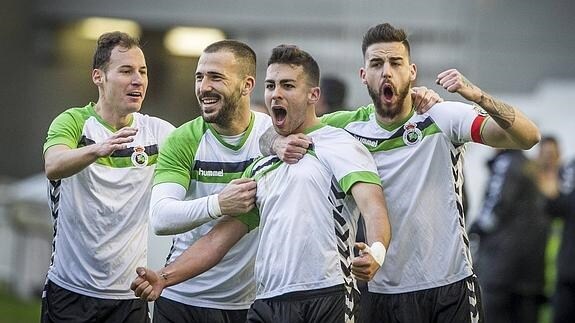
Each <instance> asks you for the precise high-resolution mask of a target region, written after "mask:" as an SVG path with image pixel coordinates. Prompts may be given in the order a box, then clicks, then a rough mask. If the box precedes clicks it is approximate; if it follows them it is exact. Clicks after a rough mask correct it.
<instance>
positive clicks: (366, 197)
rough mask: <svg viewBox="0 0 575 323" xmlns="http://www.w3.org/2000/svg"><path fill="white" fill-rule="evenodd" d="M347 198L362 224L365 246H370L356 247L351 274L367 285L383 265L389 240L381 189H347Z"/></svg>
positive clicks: (370, 186) (362, 185)
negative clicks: (348, 196) (361, 219)
mask: <svg viewBox="0 0 575 323" xmlns="http://www.w3.org/2000/svg"><path fill="white" fill-rule="evenodd" d="M351 194H352V195H353V197H354V199H355V202H356V204H357V206H358V208H359V210H360V211H361V214H362V216H363V218H364V220H365V227H366V229H367V232H366V237H367V242H368V243H370V244H371V246H368V245H366V244H364V243H361V242H360V243H357V244H356V246H357V247H358V248H359V249H360V256H359V257H356V258H355V259H354V260H353V262H352V272H353V274H354V275H355V276H356V277H357V278H358V279H360V280H365V281H367V280H371V279H372V278H373V276H374V275H375V273H376V272H377V270H378V269H379V267H380V266H381V265H382V264H383V261H384V259H385V253H386V250H387V248H388V247H389V242H390V240H391V225H390V223H389V218H388V216H387V206H386V202H385V197H384V195H383V189H382V188H381V186H379V185H376V184H371V183H361V182H359V183H356V184H354V185H353V186H352V187H351Z"/></svg>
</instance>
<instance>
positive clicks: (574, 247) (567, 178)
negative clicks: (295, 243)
mask: <svg viewBox="0 0 575 323" xmlns="http://www.w3.org/2000/svg"><path fill="white" fill-rule="evenodd" d="M549 145H552V144H549ZM554 146H555V148H556V150H557V154H559V153H558V152H559V147H558V144H557V142H556V141H554ZM558 165H559V163H558V162H557V166H558ZM557 168H558V167H557ZM554 179H556V180H555V181H554ZM546 187H547V194H548V196H549V197H550V201H549V203H548V205H547V210H548V212H549V213H550V214H552V215H554V216H558V217H560V218H562V219H563V233H562V238H561V245H560V247H559V254H558V256H557V281H556V285H555V293H554V294H553V300H552V308H553V322H554V323H563V322H573V318H574V317H575V306H574V305H575V265H574V264H573V259H574V258H575V235H574V234H573V233H574V232H575V190H574V187H575V160H573V161H572V162H571V163H570V164H568V165H567V166H566V167H564V168H563V169H561V171H560V172H559V176H557V177H552V176H549V177H548V178H547V185H546Z"/></svg>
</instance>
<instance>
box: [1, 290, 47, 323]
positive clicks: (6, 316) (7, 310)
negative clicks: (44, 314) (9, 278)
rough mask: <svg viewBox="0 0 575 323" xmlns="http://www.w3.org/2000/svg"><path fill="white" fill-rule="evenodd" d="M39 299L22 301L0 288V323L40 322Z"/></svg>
mask: <svg viewBox="0 0 575 323" xmlns="http://www.w3.org/2000/svg"><path fill="white" fill-rule="evenodd" d="M40 308H41V302H40V299H37V300H30V301H23V300H20V299H18V298H16V297H14V295H12V294H10V293H9V292H8V291H6V289H5V288H2V287H0V323H28V322H30V323H32V322H34V323H37V322H40Z"/></svg>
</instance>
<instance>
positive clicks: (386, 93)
mask: <svg viewBox="0 0 575 323" xmlns="http://www.w3.org/2000/svg"><path fill="white" fill-rule="evenodd" d="M383 97H384V98H385V99H386V100H388V101H390V100H391V99H392V98H393V87H392V86H391V84H388V83H386V84H384V85H383Z"/></svg>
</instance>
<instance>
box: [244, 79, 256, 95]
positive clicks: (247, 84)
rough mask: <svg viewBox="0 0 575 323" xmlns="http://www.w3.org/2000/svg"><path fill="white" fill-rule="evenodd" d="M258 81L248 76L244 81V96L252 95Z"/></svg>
mask: <svg viewBox="0 0 575 323" xmlns="http://www.w3.org/2000/svg"><path fill="white" fill-rule="evenodd" d="M255 84H256V80H255V79H254V78H253V77H252V76H247V77H246V79H245V81H244V87H243V89H242V95H251V93H252V91H253V90H254V86H255Z"/></svg>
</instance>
